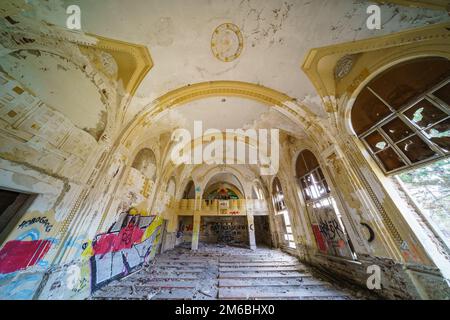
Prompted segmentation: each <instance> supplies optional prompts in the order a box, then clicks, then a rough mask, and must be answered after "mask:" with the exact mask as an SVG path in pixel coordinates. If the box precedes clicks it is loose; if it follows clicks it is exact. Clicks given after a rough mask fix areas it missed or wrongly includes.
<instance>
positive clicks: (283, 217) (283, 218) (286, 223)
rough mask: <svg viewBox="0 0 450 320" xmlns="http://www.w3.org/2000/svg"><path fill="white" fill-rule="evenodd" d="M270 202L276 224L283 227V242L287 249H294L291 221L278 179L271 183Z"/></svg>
mask: <svg viewBox="0 0 450 320" xmlns="http://www.w3.org/2000/svg"><path fill="white" fill-rule="evenodd" d="M272 200H273V204H274V207H275V211H276V212H275V214H276V218H277V219H278V223H279V224H280V225H282V226H283V229H284V232H285V233H284V241H285V243H286V245H287V246H288V247H290V248H295V241H294V235H293V233H292V226H291V220H290V219H289V212H288V209H287V207H286V203H285V201H284V194H283V189H282V188H281V183H280V180H279V179H278V177H275V178H274V179H273V182H272Z"/></svg>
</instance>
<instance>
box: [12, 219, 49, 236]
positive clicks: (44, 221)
mask: <svg viewBox="0 0 450 320" xmlns="http://www.w3.org/2000/svg"><path fill="white" fill-rule="evenodd" d="M35 223H40V224H42V225H44V228H45V231H46V232H50V230H52V228H53V225H52V224H51V223H50V222H49V221H48V219H47V218H46V217H37V218H33V219H30V220H25V221H23V222H22V223H21V224H20V225H19V228H20V229H23V228H25V227H28V226H31V225H33V224H35Z"/></svg>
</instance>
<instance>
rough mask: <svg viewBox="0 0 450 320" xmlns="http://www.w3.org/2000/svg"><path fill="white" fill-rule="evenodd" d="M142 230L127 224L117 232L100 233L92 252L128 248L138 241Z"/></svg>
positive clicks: (115, 250) (102, 252) (142, 232)
mask: <svg viewBox="0 0 450 320" xmlns="http://www.w3.org/2000/svg"><path fill="white" fill-rule="evenodd" d="M143 234H144V230H142V229H141V228H139V227H137V226H135V225H133V224H129V225H128V226H126V227H125V228H123V229H122V230H120V232H118V233H108V234H103V235H101V236H100V237H99V238H98V240H97V241H96V243H95V244H94V246H93V249H94V254H95V255H98V254H105V253H108V252H117V251H120V250H123V249H130V248H131V247H132V246H133V245H134V244H137V243H140V242H141V239H142V236H143Z"/></svg>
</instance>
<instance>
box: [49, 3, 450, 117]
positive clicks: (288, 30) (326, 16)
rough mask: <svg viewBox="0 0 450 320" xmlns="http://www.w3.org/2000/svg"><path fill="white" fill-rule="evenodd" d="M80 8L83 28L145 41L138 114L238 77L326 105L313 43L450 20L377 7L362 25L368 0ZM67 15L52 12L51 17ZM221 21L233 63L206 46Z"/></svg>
mask: <svg viewBox="0 0 450 320" xmlns="http://www.w3.org/2000/svg"><path fill="white" fill-rule="evenodd" d="M74 3H77V4H78V5H79V6H80V8H81V10H82V28H83V31H85V32H89V33H93V34H98V35H103V36H107V37H110V38H116V39H119V40H124V41H128V42H133V43H140V44H143V45H146V46H147V47H148V48H149V50H150V52H151V56H152V59H153V61H154V67H153V69H152V70H151V72H149V73H148V74H147V76H146V77H145V79H144V80H143V82H142V84H141V86H140V87H139V89H138V91H137V95H136V99H134V101H133V102H132V103H133V104H134V106H133V107H132V108H130V111H131V110H132V112H138V111H139V110H140V109H141V108H143V107H144V106H145V103H142V99H144V100H145V99H147V100H146V101H152V100H153V99H155V98H157V97H159V96H161V95H162V94H164V93H166V92H169V91H171V90H174V89H176V88H178V87H181V86H185V85H188V84H193V83H198V82H203V81H212V80H239V81H245V82H250V83H255V84H261V85H264V86H266V87H269V88H273V89H275V90H278V91H280V92H283V93H285V94H287V95H289V96H291V97H293V98H296V99H297V100H298V101H299V102H302V103H305V104H306V105H308V106H309V107H310V108H311V110H312V111H313V112H314V113H316V114H318V115H323V114H324V111H323V108H322V106H321V103H320V99H318V97H317V95H316V93H315V91H314V88H313V86H312V84H311V83H310V82H309V81H308V79H307V77H306V75H305V74H304V73H303V72H302V71H301V70H300V64H301V62H302V61H303V58H304V57H305V55H306V53H307V52H308V51H309V50H310V49H311V48H314V47H322V46H326V45H332V44H336V43H341V42H347V41H354V40H359V39H365V38H369V37H373V36H381V35H385V34H389V33H391V32H394V31H400V30H403V29H407V28H412V27H418V26H421V25H426V24H429V23H436V22H441V21H444V20H448V19H449V16H448V14H447V13H446V12H444V11H437V10H430V9H418V8H408V7H401V11H400V10H399V7H398V6H396V5H392V4H387V5H381V8H382V12H381V13H382V29H381V30H369V29H368V28H367V27H366V19H367V17H368V14H367V13H366V10H367V7H368V5H369V4H372V3H371V2H367V1H336V0H315V1H306V0H305V1H293V0H290V1H286V0H270V1H260V0H228V1H210V0H197V1H184V0H169V1H159V0H158V1H156V0H154V1H149V0H134V1H133V2H132V3H129V2H127V1H122V0H108V1H106V2H104V1H91V0H80V1H75V2H74V1H72V0H65V1H64V4H65V5H69V4H74ZM62 21H64V22H65V20H59V19H57V18H54V22H56V23H61V22H62ZM223 23H233V24H234V25H236V26H237V27H238V28H239V31H240V33H241V35H242V39H243V46H242V52H241V54H240V55H239V56H238V57H237V58H236V59H235V60H233V61H231V62H224V61H222V60H220V59H218V58H216V57H215V56H214V54H213V52H212V49H211V41H212V35H213V32H214V30H215V29H216V28H217V27H218V26H219V25H221V24H223ZM213 115H214V112H213V111H212V112H211V116H213Z"/></svg>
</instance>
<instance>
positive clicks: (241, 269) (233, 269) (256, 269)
mask: <svg viewBox="0 0 450 320" xmlns="http://www.w3.org/2000/svg"><path fill="white" fill-rule="evenodd" d="M305 270H306V269H305V268H304V267H302V266H295V267H284V266H280V267H277V266H275V267H219V272H261V271H273V272H282V271H305Z"/></svg>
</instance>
